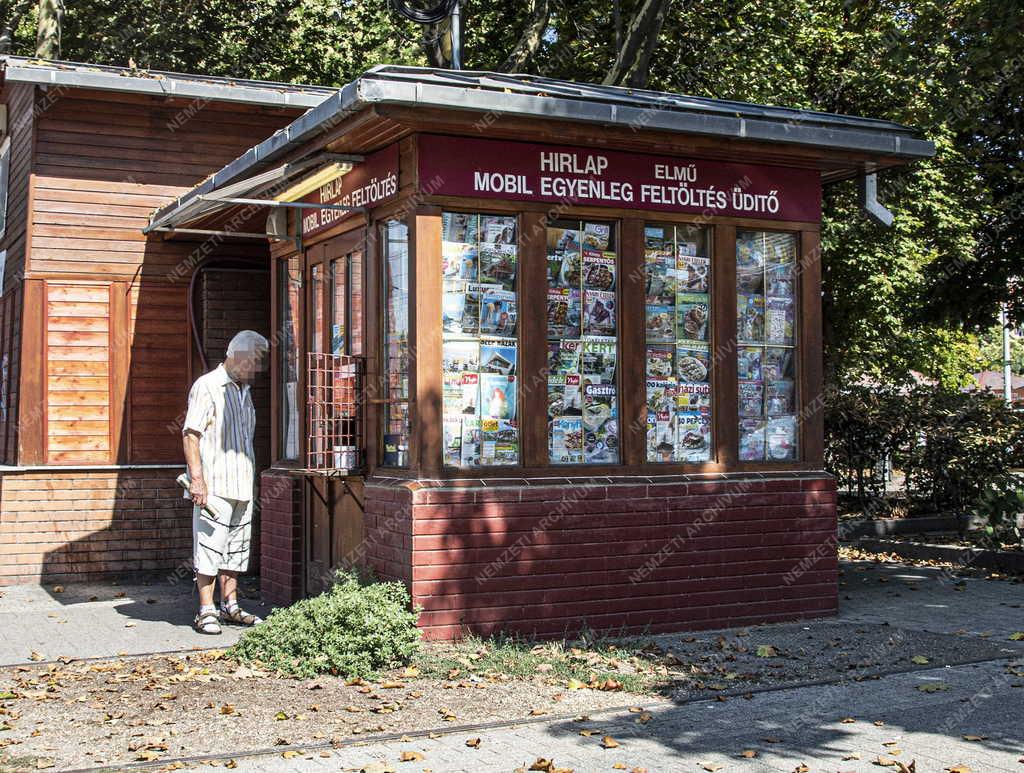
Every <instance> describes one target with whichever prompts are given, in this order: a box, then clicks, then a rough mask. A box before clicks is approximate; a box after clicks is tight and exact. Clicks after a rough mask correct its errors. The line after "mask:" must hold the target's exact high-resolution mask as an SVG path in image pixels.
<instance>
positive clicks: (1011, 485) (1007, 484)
mask: <svg viewBox="0 0 1024 773" xmlns="http://www.w3.org/2000/svg"><path fill="white" fill-rule="evenodd" d="M1021 513H1024V486H1022V485H1021V481H1020V479H1019V478H1016V477H1014V476H1012V475H1004V476H1002V477H1000V478H997V479H996V480H994V481H992V482H991V483H989V485H988V486H986V487H985V489H984V490H983V491H982V492H981V494H980V495H979V496H978V499H977V501H976V502H975V504H974V514H975V515H976V516H978V517H980V518H982V519H983V520H984V521H985V533H986V534H988V535H989V536H991V537H994V538H995V539H996V540H998V541H999V542H1003V543H1014V542H1016V543H1017V544H1019V545H1021V546H1024V532H1022V531H1021V528H1020V525H1019V523H1020V521H1019V518H1020V515H1021Z"/></svg>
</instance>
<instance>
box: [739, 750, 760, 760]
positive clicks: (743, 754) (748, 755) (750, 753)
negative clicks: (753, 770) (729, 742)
mask: <svg viewBox="0 0 1024 773" xmlns="http://www.w3.org/2000/svg"><path fill="white" fill-rule="evenodd" d="M740 756H741V757H744V758H746V759H748V760H752V759H754V757H756V756H757V752H756V751H754V750H753V749H744V750H743V751H741V752H740Z"/></svg>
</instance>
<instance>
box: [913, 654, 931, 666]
mask: <svg viewBox="0 0 1024 773" xmlns="http://www.w3.org/2000/svg"><path fill="white" fill-rule="evenodd" d="M910 662H911V663H916V664H917V665H919V666H924V665H927V664H928V663H930V662H931V661H930V660H928V658H926V657H925V656H924V655H914V657H912V658H911V659H910Z"/></svg>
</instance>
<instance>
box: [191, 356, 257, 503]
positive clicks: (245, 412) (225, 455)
mask: <svg viewBox="0 0 1024 773" xmlns="http://www.w3.org/2000/svg"><path fill="white" fill-rule="evenodd" d="M189 430H192V431H193V432H196V433H197V434H198V435H199V436H200V437H199V460H200V461H201V462H202V465H203V477H204V478H205V479H206V488H207V491H208V492H209V493H210V494H213V495H214V496H218V497H224V498H226V499H238V500H242V501H249V500H251V499H252V497H253V483H254V480H255V467H256V454H255V452H254V451H253V447H252V439H253V434H254V433H255V431H256V409H255V408H254V407H253V404H252V395H251V394H250V391H249V385H248V384H244V385H239V384H238V383H236V382H235V381H233V380H232V379H231V376H229V375H228V372H227V371H226V370H225V369H224V365H223V363H222V364H220V365H218V366H217V367H216V368H215V369H213V370H211V371H210V372H209V373H206V374H205V375H202V376H200V377H199V378H198V379H196V382H195V383H194V384H193V385H192V390H191V391H190V392H189V393H188V413H187V414H186V415H185V425H184V427H182V434H184V433H185V432H187V431H189Z"/></svg>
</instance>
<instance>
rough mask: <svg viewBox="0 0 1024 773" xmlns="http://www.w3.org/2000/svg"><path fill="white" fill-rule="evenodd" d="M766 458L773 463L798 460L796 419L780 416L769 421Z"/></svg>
mask: <svg viewBox="0 0 1024 773" xmlns="http://www.w3.org/2000/svg"><path fill="white" fill-rule="evenodd" d="M765 457H766V459H768V460H769V461H772V462H784V461H792V460H794V459H796V417H795V416H779V417H777V418H774V419H770V420H769V421H768V426H767V428H766V431H765Z"/></svg>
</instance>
